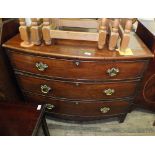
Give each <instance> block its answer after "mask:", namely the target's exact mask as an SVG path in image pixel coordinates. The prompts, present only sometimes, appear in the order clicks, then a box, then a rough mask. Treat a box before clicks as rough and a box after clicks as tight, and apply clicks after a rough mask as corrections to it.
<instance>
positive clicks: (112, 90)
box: [104, 88, 115, 96]
mask: <svg viewBox="0 0 155 155" xmlns="http://www.w3.org/2000/svg"><path fill="white" fill-rule="evenodd" d="M104 93H105V94H106V95H107V96H110V95H112V94H114V93H115V90H114V89H111V88H108V89H105V90H104Z"/></svg>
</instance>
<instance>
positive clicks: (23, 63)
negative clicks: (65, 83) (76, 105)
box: [8, 52, 147, 81]
mask: <svg viewBox="0 0 155 155" xmlns="http://www.w3.org/2000/svg"><path fill="white" fill-rule="evenodd" d="M8 55H9V57H10V60H11V63H12V65H13V66H14V68H15V69H18V70H22V71H25V72H30V73H34V74H40V75H43V76H49V77H52V78H63V79H76V80H101V81H104V80H119V79H134V78H139V77H141V74H142V73H143V70H144V68H145V65H146V62H147V61H145V60H143V61H110V60H105V61H104V60H103V61H83V60H76V59H72V60H68V59H56V58H48V57H40V56H35V55H27V54H21V53H17V52H9V53H8Z"/></svg>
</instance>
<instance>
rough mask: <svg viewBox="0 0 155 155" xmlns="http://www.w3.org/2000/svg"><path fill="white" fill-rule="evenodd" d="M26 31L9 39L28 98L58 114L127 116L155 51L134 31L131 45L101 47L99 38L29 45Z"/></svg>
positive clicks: (74, 117) (77, 117) (72, 116)
mask: <svg viewBox="0 0 155 155" xmlns="http://www.w3.org/2000/svg"><path fill="white" fill-rule="evenodd" d="M20 43H21V40H20V36H19V35H17V36H15V37H13V38H12V39H10V40H9V41H7V42H6V43H5V44H4V45H3V46H4V47H5V48H6V52H7V54H8V57H9V60H10V62H11V64H12V67H13V69H14V73H15V76H16V79H17V82H18V85H19V87H20V89H21V91H22V94H23V96H24V99H25V100H26V101H33V102H36V103H37V104H38V103H40V104H47V112H48V113H49V114H50V115H51V116H52V117H59V118H63V119H70V120H95V119H102V118H107V117H118V118H119V121H120V122H123V121H124V118H125V116H126V114H127V113H128V112H129V111H130V109H131V107H132V105H133V100H134V98H135V96H136V95H137V90H138V87H139V84H140V81H141V79H142V77H143V74H144V71H145V70H146V67H147V64H148V62H149V60H150V59H151V58H152V57H153V55H152V54H151V52H150V51H149V50H148V49H147V47H146V46H145V45H144V44H143V43H142V41H141V40H140V39H139V38H138V37H137V36H136V34H132V37H131V41H130V44H129V50H128V51H126V52H121V51H115V50H114V51H109V50H108V49H107V48H106V47H105V48H104V49H102V50H99V49H97V45H96V43H95V42H88V41H74V40H60V39H58V40H56V41H55V44H54V45H52V46H51V45H50V46H47V45H44V44H42V45H40V46H32V47H28V48H26V47H25V48H24V47H21V46H20Z"/></svg>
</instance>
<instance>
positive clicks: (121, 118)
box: [119, 114, 127, 123]
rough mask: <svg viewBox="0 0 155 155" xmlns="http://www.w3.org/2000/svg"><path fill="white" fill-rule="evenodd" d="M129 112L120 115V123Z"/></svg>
mask: <svg viewBox="0 0 155 155" xmlns="http://www.w3.org/2000/svg"><path fill="white" fill-rule="evenodd" d="M126 115H127V114H122V115H120V116H119V123H123V122H124V120H125V118H126Z"/></svg>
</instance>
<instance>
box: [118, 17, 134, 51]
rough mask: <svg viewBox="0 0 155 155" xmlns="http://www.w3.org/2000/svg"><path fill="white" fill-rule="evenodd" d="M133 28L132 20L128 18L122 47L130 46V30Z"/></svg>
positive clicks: (123, 48)
mask: <svg viewBox="0 0 155 155" xmlns="http://www.w3.org/2000/svg"><path fill="white" fill-rule="evenodd" d="M131 28H132V20H131V19H128V20H126V23H125V28H124V32H123V34H122V38H121V43H120V49H121V50H125V49H126V48H127V47H128V44H129V41H130V31H131Z"/></svg>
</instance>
